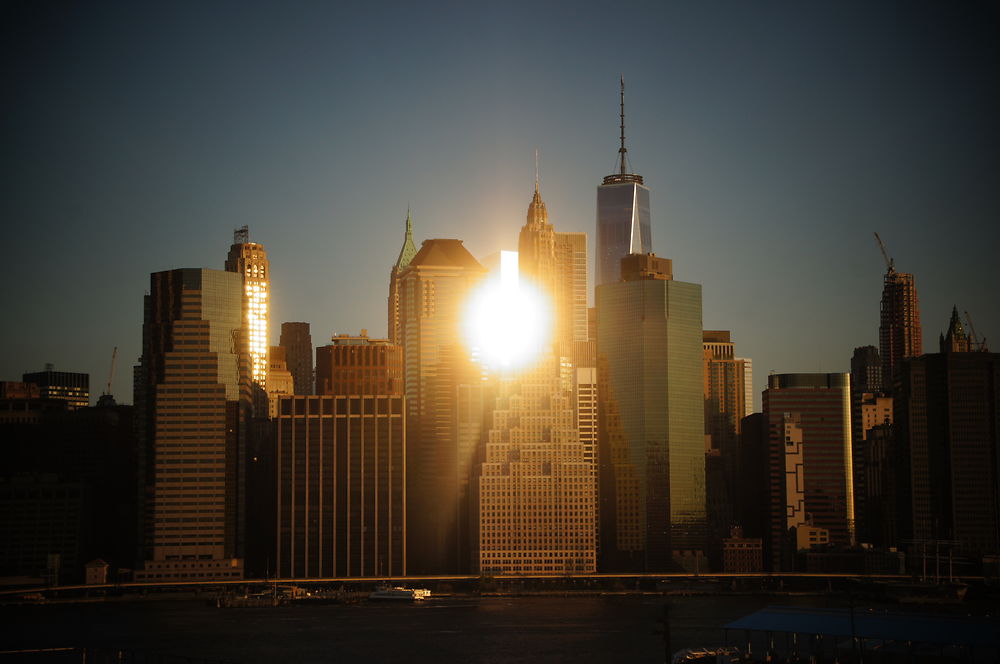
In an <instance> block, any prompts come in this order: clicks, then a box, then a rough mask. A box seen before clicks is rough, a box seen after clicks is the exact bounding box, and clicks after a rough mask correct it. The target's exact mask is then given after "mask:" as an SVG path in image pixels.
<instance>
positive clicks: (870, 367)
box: [851, 346, 883, 394]
mask: <svg viewBox="0 0 1000 664" xmlns="http://www.w3.org/2000/svg"><path fill="white" fill-rule="evenodd" d="M851 389H852V390H854V391H855V392H869V393H872V394H876V393H879V392H882V390H883V384H882V359H881V358H880V357H879V354H878V348H875V346H861V347H859V348H855V349H854V354H853V355H852V356H851Z"/></svg>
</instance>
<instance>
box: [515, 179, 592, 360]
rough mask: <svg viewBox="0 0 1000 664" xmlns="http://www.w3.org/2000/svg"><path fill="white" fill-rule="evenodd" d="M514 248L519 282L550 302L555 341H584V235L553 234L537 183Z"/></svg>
mask: <svg viewBox="0 0 1000 664" xmlns="http://www.w3.org/2000/svg"><path fill="white" fill-rule="evenodd" d="M517 247H518V269H519V272H520V275H521V278H524V279H527V280H528V281H530V282H532V283H534V284H535V285H537V286H538V287H539V288H540V289H541V290H542V291H543V292H544V293H545V294H546V296H548V297H549V298H550V299H551V301H552V304H553V309H554V314H555V315H554V321H555V325H554V326H553V327H554V330H555V334H554V335H553V336H554V338H555V340H556V341H557V342H561V343H568V342H572V341H586V339H587V235H586V233H557V232H556V231H555V228H554V227H553V226H552V224H550V223H549V214H548V210H547V209H546V207H545V203H544V202H543V201H542V197H541V195H540V194H539V192H538V182H537V181H536V182H535V195H534V196H533V197H532V199H531V203H530V204H529V205H528V215H527V221H526V222H525V224H524V226H523V227H522V228H521V232H520V234H519V236H518V242H517Z"/></svg>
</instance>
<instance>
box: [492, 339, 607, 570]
mask: <svg viewBox="0 0 1000 664" xmlns="http://www.w3.org/2000/svg"><path fill="white" fill-rule="evenodd" d="M562 369H563V367H562V366H561V362H560V361H559V360H558V358H556V357H555V356H549V357H547V358H545V359H544V360H543V361H541V362H540V363H539V364H538V365H537V366H535V367H534V368H532V369H530V370H526V371H523V372H518V373H517V374H515V375H508V376H499V377H497V378H496V381H497V386H496V388H497V396H496V403H495V407H494V408H493V410H492V421H491V425H490V428H489V432H488V439H487V442H486V450H485V460H484V462H483V464H482V473H481V475H480V477H479V483H480V486H479V492H478V493H479V516H480V527H479V567H480V571H481V572H482V573H483V574H543V575H545V574H553V575H556V574H586V573H592V572H594V571H595V569H596V560H597V500H596V498H597V496H596V491H595V488H596V479H597V478H596V476H595V475H594V472H593V468H594V467H593V463H592V461H591V460H589V459H588V458H587V455H586V452H587V450H586V448H585V446H584V444H583V443H581V441H580V435H579V429H578V427H577V413H576V409H575V408H574V407H573V395H574V390H573V389H572V388H571V387H570V386H569V385H566V384H565V383H566V381H565V380H564V378H563V375H562V374H563V370H562Z"/></svg>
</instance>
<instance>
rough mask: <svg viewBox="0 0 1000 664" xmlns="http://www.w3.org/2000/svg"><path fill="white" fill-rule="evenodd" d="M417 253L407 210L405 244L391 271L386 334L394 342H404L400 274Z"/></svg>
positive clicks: (411, 222) (411, 223)
mask: <svg viewBox="0 0 1000 664" xmlns="http://www.w3.org/2000/svg"><path fill="white" fill-rule="evenodd" d="M416 255H417V245H415V244H414V243H413V221H412V220H411V219H410V211H409V210H407V211H406V231H405V233H404V234H403V246H402V247H400V249H399V256H398V257H397V258H396V262H395V263H394V264H393V266H392V269H391V270H390V271H389V303H388V304H389V317H388V332H387V335H386V336H388V338H389V341H390V342H392V343H394V344H398V343H402V331H401V330H400V326H399V275H400V272H402V271H403V269H404V268H406V266H407V265H409V264H410V261H411V260H413V257H414V256H416Z"/></svg>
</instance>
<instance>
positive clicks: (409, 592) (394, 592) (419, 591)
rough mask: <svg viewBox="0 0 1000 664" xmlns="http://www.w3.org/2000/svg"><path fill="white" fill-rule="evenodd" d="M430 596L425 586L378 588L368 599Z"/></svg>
mask: <svg viewBox="0 0 1000 664" xmlns="http://www.w3.org/2000/svg"><path fill="white" fill-rule="evenodd" d="M430 596H431V591H430V590H427V589H426V588H404V587H402V586H396V587H395V588H379V589H378V590H376V591H375V592H373V593H372V594H370V595H368V599H402V600H424V599H427V598H428V597H430Z"/></svg>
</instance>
